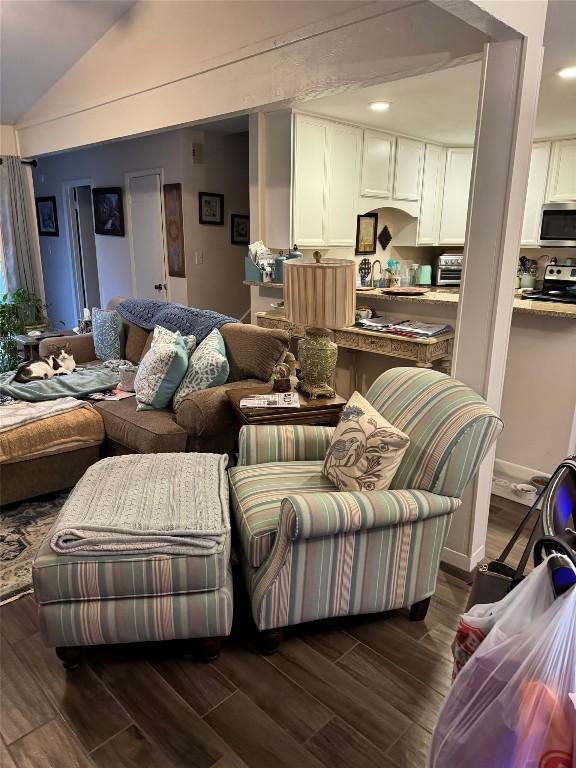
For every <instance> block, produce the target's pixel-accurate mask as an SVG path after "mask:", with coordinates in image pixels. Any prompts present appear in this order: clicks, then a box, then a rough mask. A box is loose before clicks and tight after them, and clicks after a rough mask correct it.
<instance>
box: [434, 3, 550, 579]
mask: <svg viewBox="0 0 576 768" xmlns="http://www.w3.org/2000/svg"><path fill="white" fill-rule="evenodd" d="M504 5H509V4H504ZM518 5H522V6H524V12H525V13H530V10H529V9H526V4H524V3H520V4H518ZM528 5H532V6H533V8H535V9H536V18H535V23H534V24H533V30H532V31H531V34H530V36H526V37H522V36H521V35H518V36H517V37H516V38H514V39H508V40H506V41H504V42H494V43H488V44H487V45H486V48H485V52H484V65H483V71H482V80H481V86H480V99H479V107H478V119H477V129H476V130H477V133H476V145H475V150H474V163H473V168H472V181H471V187H470V205H469V209H468V225H467V235H466V246H465V266H464V274H463V283H462V287H461V291H460V303H459V309H458V318H457V328H456V345H455V349H454V363H453V370H452V373H453V375H454V376H455V377H456V378H457V379H460V380H461V381H463V382H465V383H466V384H468V385H469V386H471V387H472V388H473V389H474V390H475V391H476V392H478V393H480V394H481V395H482V396H483V397H485V398H486V400H487V401H488V403H489V404H490V405H491V406H492V407H493V408H494V409H495V410H496V411H499V409H500V402H501V397H502V389H503V385H504V374H505V370H506V356H507V350H508V340H509V336H510V325H511V321H512V305H513V286H514V277H515V274H516V269H517V261H518V255H519V250H520V235H521V228H522V219H523V214H524V202H525V197H526V187H527V182H528V171H529V165H530V152H531V146H532V136H533V131H534V121H535V117H536V109H537V105H538V93H539V87H540V74H541V67H542V56H543V48H542V40H543V33H544V22H545V16H546V3H545V2H544V3H533V4H528ZM542 9H543V12H542ZM493 465H494V451H492V452H491V454H490V456H488V457H487V459H486V460H485V461H484V463H483V465H482V467H481V469H480V472H479V474H478V476H477V477H476V479H475V481H474V483H473V484H471V486H470V487H469V489H468V491H467V492H466V494H465V498H464V504H463V506H462V508H461V509H460V510H459V511H458V513H457V514H456V515H455V516H454V522H453V524H452V528H451V531H450V534H449V537H448V541H447V545H446V547H445V549H444V552H443V559H444V560H445V561H446V562H449V563H451V564H452V565H455V566H457V567H459V568H463V569H466V570H471V569H472V568H473V567H474V565H475V564H476V563H477V562H478V561H479V560H481V559H482V557H483V556H484V553H485V541H486V529H487V522H488V511H489V505H490V492H491V484H492V470H493Z"/></svg>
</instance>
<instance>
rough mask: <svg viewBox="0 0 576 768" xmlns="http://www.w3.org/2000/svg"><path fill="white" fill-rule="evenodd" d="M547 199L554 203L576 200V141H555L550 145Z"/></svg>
mask: <svg viewBox="0 0 576 768" xmlns="http://www.w3.org/2000/svg"><path fill="white" fill-rule="evenodd" d="M547 198H548V200H549V201H550V202H555V203H570V202H572V201H573V200H576V139H566V140H563V141H555V142H554V143H553V145H552V159H551V161H550V177H549V179H548V194H547Z"/></svg>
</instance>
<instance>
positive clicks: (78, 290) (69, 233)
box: [62, 179, 94, 320]
mask: <svg viewBox="0 0 576 768" xmlns="http://www.w3.org/2000/svg"><path fill="white" fill-rule="evenodd" d="M93 186H94V182H93V180H92V179H72V180H71V181H63V182H62V198H63V200H64V218H65V220H66V227H65V230H66V242H67V245H68V253H69V254H70V266H71V269H72V285H73V288H74V301H75V303H76V319H77V320H78V319H80V316H81V314H82V310H83V309H84V307H83V306H82V304H83V301H82V296H83V285H82V269H81V266H80V244H79V243H78V232H77V230H76V228H75V226H74V225H75V223H76V217H75V215H74V195H73V194H72V190H73V189H75V188H76V187H90V189H91V190H92V188H93ZM89 309H90V310H92V308H91V307H89Z"/></svg>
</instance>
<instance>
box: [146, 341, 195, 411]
mask: <svg viewBox="0 0 576 768" xmlns="http://www.w3.org/2000/svg"><path fill="white" fill-rule="evenodd" d="M187 368H188V347H187V345H186V342H185V341H184V337H183V336H180V334H178V335H177V336H176V335H174V338H173V340H172V343H167V342H165V343H157V344H154V345H153V346H152V347H151V348H150V349H149V350H148V352H146V354H145V355H144V357H143V358H142V361H141V362H140V365H139V366H138V372H137V373H136V378H135V379H134V391H135V392H136V402H137V405H136V410H137V411H149V410H157V409H159V408H167V407H168V405H169V404H170V401H171V400H172V397H173V396H174V392H176V390H177V389H178V386H179V384H180V382H181V381H182V377H183V376H184V374H185V373H186V369H187Z"/></svg>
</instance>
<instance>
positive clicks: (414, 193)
mask: <svg viewBox="0 0 576 768" xmlns="http://www.w3.org/2000/svg"><path fill="white" fill-rule="evenodd" d="M423 160H424V142H422V141H417V140H416V139H405V138H403V137H401V136H399V137H398V138H397V140H396V163H395V167H394V189H393V193H392V197H394V198H395V199H396V200H419V199H420V184H421V181H422V164H423Z"/></svg>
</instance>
